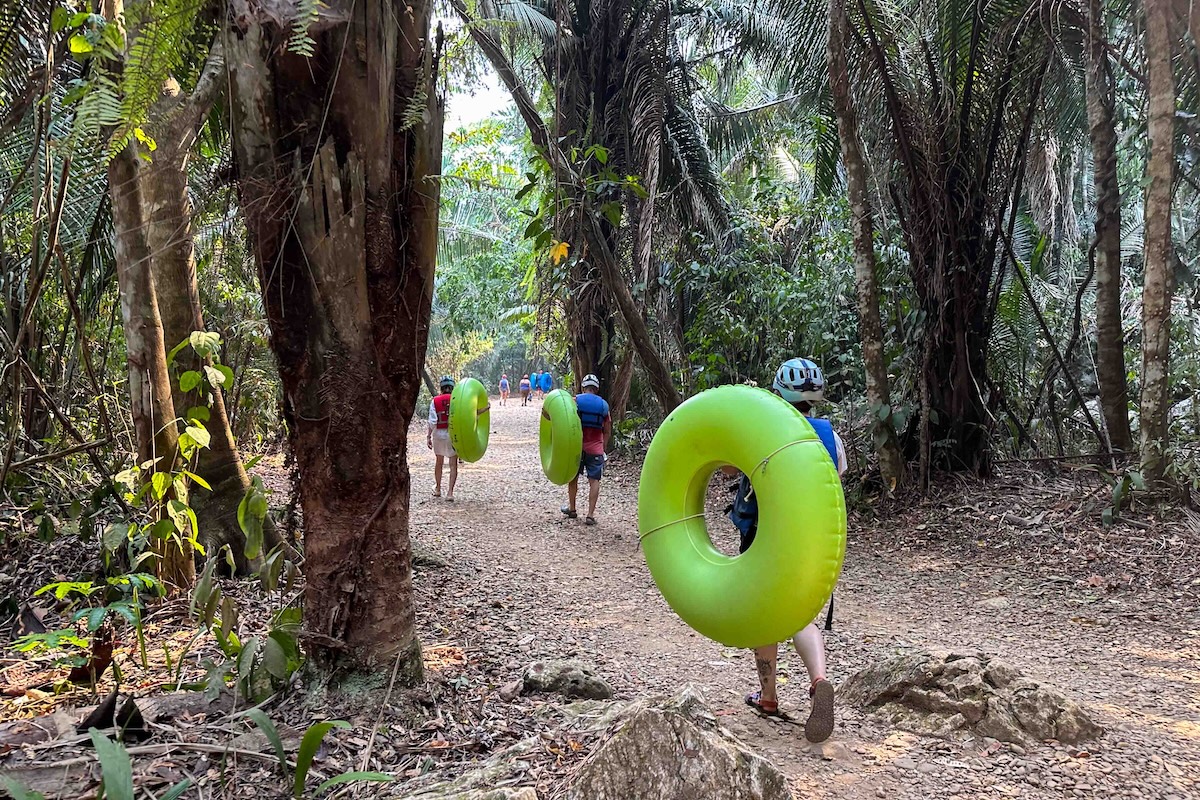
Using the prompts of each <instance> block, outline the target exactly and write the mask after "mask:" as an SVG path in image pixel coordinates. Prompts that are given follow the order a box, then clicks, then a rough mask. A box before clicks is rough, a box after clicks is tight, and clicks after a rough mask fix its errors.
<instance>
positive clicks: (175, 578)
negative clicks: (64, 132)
mask: <svg viewBox="0 0 1200 800" xmlns="http://www.w3.org/2000/svg"><path fill="white" fill-rule="evenodd" d="M140 169H141V165H140V163H139V160H138V155H137V151H136V146H135V145H134V144H133V143H130V144H129V145H127V146H126V147H125V148H124V149H122V150H121V152H119V153H117V155H116V156H115V157H114V158H113V160H112V161H111V162H109V165H108V187H109V194H110V197H111V199H112V216H113V229H114V230H115V231H116V242H115V246H114V254H115V256H116V259H115V260H116V267H117V285H118V288H119V290H120V295H121V318H122V320H123V321H124V326H125V349H126V358H127V360H128V363H129V396H130V413H131V416H132V417H133V427H134V431H135V433H136V434H137V445H138V463H140V464H144V463H146V462H148V461H153V462H154V466H153V468H152V469H150V470H147V472H146V473H145V476H144V477H145V478H146V479H147V480H149V479H150V475H151V473H153V472H170V471H172V470H173V469H174V467H175V459H176V457H177V455H178V450H179V447H178V445H179V431H178V428H177V427H176V424H175V419H176V415H175V405H174V403H173V402H172V399H171V378H170V375H169V373H168V371H167V351H166V348H165V346H164V344H163V330H162V321H161V319H160V317H159V311H158V300H157V296H156V292H155V288H154V279H153V276H152V274H151V271H150V248H149V245H148V243H147V240H146V228H147V225H146V202H145V198H144V197H143V196H142V192H141V178H140V176H139V171H140ZM152 546H153V549H154V551H155V552H156V553H157V554H158V556H159V558H158V564H157V574H158V577H159V579H160V580H162V581H163V583H164V584H166V585H167V587H168V588H169V589H173V590H180V589H183V588H186V587H188V586H190V585H191V584H192V581H193V580H195V577H196V566H195V563H194V561H193V552H192V547H191V545H190V544H188V543H187V542H186V541H183V542H182V543H179V542H176V541H174V540H173V539H158V540H155V541H154V542H153V544H152Z"/></svg>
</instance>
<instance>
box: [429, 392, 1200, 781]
mask: <svg viewBox="0 0 1200 800" xmlns="http://www.w3.org/2000/svg"><path fill="white" fill-rule="evenodd" d="M496 403H497V401H495V400H494V401H493V404H494V405H493V412H492V428H493V430H492V435H491V443H490V445H489V448H488V452H487V455H486V456H485V457H484V458H483V460H482V461H480V462H479V463H477V464H473V465H463V467H462V469H461V472H460V481H459V485H458V488H457V489H456V492H455V494H456V502H454V503H447V502H446V501H445V500H443V499H435V498H433V497H431V492H432V485H433V479H432V462H433V456H432V453H430V451H428V450H427V449H426V447H425V442H424V426H423V425H420V426H417V427H414V429H413V432H412V435H411V436H410V453H411V456H410V465H411V468H412V472H413V518H412V520H413V532H414V541H415V542H416V543H418V544H419V545H423V546H425V547H427V548H429V549H431V550H433V551H434V552H436V553H439V554H440V555H442V556H443V557H445V558H447V559H448V560H449V561H450V562H451V565H450V567H449V569H450V571H451V572H452V574H453V576H454V577H453V579H452V580H451V589H452V590H451V591H447V590H446V588H445V586H441V587H439V589H438V591H437V595H438V596H432V594H431V592H432V591H433V590H432V589H431V588H430V584H429V583H428V582H427V581H425V580H424V579H423V577H422V574H421V573H420V572H418V576H417V589H418V592H419V593H422V596H421V598H420V601H421V605H422V608H423V609H424V611H423V612H422V615H423V622H424V626H425V628H426V630H430V629H432V630H436V631H442V632H444V633H445V634H446V636H447V638H449V639H451V640H456V641H457V642H458V643H459V644H461V645H463V646H464V648H465V649H466V650H467V651H468V653H471V654H473V655H474V656H475V657H477V658H480V659H482V660H484V661H488V662H491V663H492V664H493V668H492V673H493V675H494V676H495V678H496V680H497V682H503V681H506V680H509V679H511V678H513V677H516V676H517V675H518V674H519V670H520V668H521V667H523V666H524V664H525V663H527V662H528V661H530V660H532V659H534V658H539V657H545V658H559V657H579V658H581V659H584V660H586V661H590V662H592V663H594V664H595V665H596V666H597V668H598V670H599V671H600V672H601V673H602V674H603V675H604V676H605V677H606V678H607V679H608V680H609V681H610V682H611V683H612V684H613V685H614V686H615V687H616V688H617V691H618V694H619V695H620V696H635V695H642V694H649V693H662V692H669V691H672V690H673V689H675V688H676V687H677V686H679V685H680V684H682V683H685V682H691V683H694V684H696V685H697V686H699V687H700V688H701V689H702V690H703V692H704V694H705V696H706V697H707V699H708V701H709V703H710V705H711V706H712V707H713V708H714V709H715V710H716V711H717V713H718V714H719V715H721V717H722V722H723V723H724V724H726V725H727V726H728V727H730V728H731V729H732V730H734V731H735V732H736V733H737V734H738V735H739V736H741V737H742V738H743V739H745V740H746V741H747V742H748V743H750V744H751V745H752V746H754V747H756V748H758V749H760V750H761V751H762V752H764V753H765V754H767V755H768V756H769V757H770V758H772V759H773V760H774V761H775V763H777V764H778V765H779V766H780V767H781V768H782V769H783V770H785V772H787V773H788V774H789V775H790V776H792V778H793V779H794V781H795V784H796V789H797V796H801V797H814V798H834V797H837V798H871V797H889V798H895V797H901V798H908V797H912V798H926V797H930V798H951V797H961V798H964V799H965V798H977V797H1013V796H1021V797H1046V798H1050V797H1064V796H1068V797H1121V798H1125V797H1146V798H1180V799H1182V798H1187V797H1200V667H1198V666H1197V665H1198V664H1200V630H1197V629H1200V618H1197V617H1196V616H1194V615H1193V613H1192V612H1193V611H1194V609H1190V610H1189V609H1185V608H1183V607H1180V606H1178V605H1172V600H1171V599H1170V598H1168V597H1166V596H1162V597H1158V596H1154V595H1147V594H1146V593H1145V592H1140V593H1139V594H1137V595H1136V596H1134V595H1131V594H1124V595H1122V594H1117V595H1103V596H1100V597H1096V596H1095V595H1094V594H1089V593H1088V592H1087V591H1086V587H1084V588H1081V587H1079V586H1078V585H1077V584H1078V582H1077V581H1074V580H1072V579H1069V578H1064V577H1061V576H1056V575H1053V574H1049V573H1048V572H1047V571H1046V568H1045V566H1044V565H1039V563H1036V562H1035V563H1026V562H1022V561H1019V560H1018V561H1013V562H1011V563H1006V562H1005V561H1004V560H1003V559H1002V557H988V558H981V559H979V560H978V561H974V562H972V563H963V562H962V561H961V559H959V558H958V557H957V556H951V555H949V554H948V553H944V552H939V551H938V550H937V548H935V547H931V548H929V549H922V550H921V551H919V552H918V551H916V550H915V549H909V548H902V547H898V546H896V545H895V544H893V541H892V540H891V539H890V538H889V535H888V532H887V531H886V530H880V529H863V528H862V527H861V526H857V525H856V524H855V521H854V520H852V521H851V531H850V542H849V547H848V551H847V555H846V565H845V569H844V572H843V575H842V579H841V582H840V583H839V585H838V589H837V594H836V605H837V609H836V611H837V617H836V621H835V624H834V630H833V631H832V632H831V633H830V634H827V645H828V650H829V660H830V672H831V674H830V678H831V680H833V681H834V683H835V684H838V683H840V682H841V681H842V680H844V679H845V678H846V677H847V676H848V675H849V674H850V673H851V672H853V671H855V670H857V669H859V668H861V667H863V666H864V665H865V664H866V663H868V662H869V661H871V660H874V659H879V658H882V657H885V656H886V655H888V654H889V653H891V652H892V651H893V650H894V649H895V648H897V647H904V646H917V647H922V648H945V649H953V650H957V651H960V652H962V651H974V650H983V651H987V652H990V653H994V654H996V655H999V656H1000V657H1002V658H1004V659H1006V660H1008V661H1010V662H1011V663H1013V664H1015V665H1016V666H1018V667H1019V668H1020V669H1022V670H1024V671H1025V672H1027V673H1028V674H1029V675H1030V676H1031V677H1033V678H1035V679H1038V680H1044V681H1047V682H1049V683H1051V684H1053V685H1056V686H1058V687H1059V688H1062V689H1064V690H1066V691H1067V692H1068V694H1070V695H1071V696H1073V697H1074V698H1075V699H1077V700H1079V701H1080V702H1082V703H1083V704H1084V705H1085V706H1086V707H1087V708H1088V709H1089V710H1090V711H1091V712H1092V714H1093V716H1094V717H1095V718H1096V719H1097V721H1098V722H1100V723H1101V724H1102V725H1103V726H1104V727H1105V728H1106V729H1107V730H1108V733H1107V734H1106V735H1105V736H1104V738H1103V739H1102V740H1101V741H1100V742H1099V743H1097V744H1096V745H1095V747H1094V748H1092V749H1091V751H1090V752H1089V753H1083V754H1079V753H1075V754H1072V752H1070V751H1069V750H1068V749H1067V748H1060V747H1054V746H1046V747H1043V748H1039V749H1038V750H1036V751H1034V752H1030V753H1023V752H1020V751H1012V750H1010V749H1008V748H1007V747H1006V748H1003V749H1001V750H1000V751H999V752H996V753H991V754H985V753H983V752H982V750H981V745H980V744H977V745H975V746H973V747H969V748H966V749H964V748H962V747H960V746H958V745H954V744H950V743H947V742H943V741H940V740H936V739H930V738H922V737H917V736H914V735H911V734H907V733H904V732H902V731H897V730H894V729H891V728H889V727H886V726H883V725H881V724H879V723H878V722H876V721H875V720H872V719H870V718H866V717H864V716H862V715H860V714H858V713H857V712H855V711H853V710H851V709H847V708H845V707H842V706H839V709H838V713H839V720H838V727H837V729H836V730H835V733H834V737H833V739H832V740H831V742H830V743H827V744H826V745H825V746H823V747H819V748H818V747H813V746H810V745H808V744H807V743H806V742H805V741H804V737H803V732H802V728H801V727H799V726H797V725H790V724H786V723H779V722H773V721H766V720H763V719H760V718H759V717H757V716H756V715H754V714H753V713H752V712H751V711H750V710H749V709H748V708H746V707H745V706H744V705H743V704H742V702H741V698H742V696H743V694H744V693H745V692H747V691H749V690H751V689H752V688H754V687H755V679H754V670H753V660H752V658H751V657H750V656H749V654H748V653H746V652H743V651H736V650H731V649H729V648H725V647H722V646H720V645H718V644H716V643H714V642H712V641H710V640H708V639H705V638H704V637H701V636H699V635H698V634H695V633H693V632H692V631H691V630H690V629H689V628H688V627H687V626H685V625H684V624H683V623H682V622H681V621H680V620H679V618H678V617H676V616H675V614H674V613H673V612H672V611H671V610H670V609H669V608H668V607H667V605H666V603H665V602H664V601H663V599H662V597H661V595H660V594H659V593H658V591H657V589H656V588H655V586H654V584H653V581H652V580H651V578H650V575H649V572H648V571H647V569H646V566H645V562H644V560H643V558H642V555H641V553H640V552H639V551H638V549H637V541H638V537H637V524H636V497H637V479H638V474H637V469H636V465H635V464H632V463H628V462H626V463H621V462H619V461H612V462H610V464H609V467H608V469H607V472H606V475H605V478H604V482H603V487H602V488H603V491H602V495H601V498H600V506H599V509H598V512H597V516H598V518H599V522H600V524H599V525H597V526H595V527H585V526H584V525H583V524H582V519H580V520H579V521H567V520H565V519H564V518H563V517H562V515H561V514H560V513H559V511H558V508H559V506H560V505H561V504H562V503H563V502H564V500H565V496H566V491H565V488H559V487H555V486H553V485H552V484H550V483H549V481H547V480H546V479H545V478H544V476H543V475H542V474H541V469H540V466H539V463H538V456H537V447H536V435H537V418H538V410H539V409H538V407H536V406H535V407H526V408H522V407H521V404H520V400H519V399H518V400H516V401H513V400H512V399H511V398H510V400H509V404H508V405H507V406H505V407H500V406H498V405H496ZM581 499H582V498H581ZM997 598H1002V599H997ZM984 600H989V603H988V604H987V605H983V604H982V601H984ZM781 675H782V676H783V677H784V678H785V679H786V678H788V677H791V678H792V680H791V682H789V683H787V684H786V685H784V686H781V689H780V692H781V701H782V702H783V706H784V709H785V710H789V711H791V712H793V714H794V715H795V717H796V719H797V720H798V721H800V722H802V721H803V718H804V715H806V714H807V703H808V700H807V696H806V692H805V687H806V680H805V678H804V671H803V666H802V664H801V663H800V660H799V658H797V657H796V656H795V654H794V653H792V652H790V651H789V652H787V653H785V654H783V655H782V656H781Z"/></svg>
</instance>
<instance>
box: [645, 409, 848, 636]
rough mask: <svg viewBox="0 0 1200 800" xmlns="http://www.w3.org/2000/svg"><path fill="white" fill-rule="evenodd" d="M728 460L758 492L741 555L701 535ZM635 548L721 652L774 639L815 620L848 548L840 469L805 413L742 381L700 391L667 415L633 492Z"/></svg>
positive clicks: (676, 605) (678, 608) (677, 607)
mask: <svg viewBox="0 0 1200 800" xmlns="http://www.w3.org/2000/svg"><path fill="white" fill-rule="evenodd" d="M726 464H731V465H733V466H735V467H737V468H738V469H740V470H741V471H742V472H744V473H746V474H747V475H749V476H750V482H751V484H752V485H753V487H754V491H755V494H756V495H757V496H758V513H759V517H758V533H757V535H756V536H755V539H754V543H753V544H752V545H750V549H748V550H747V551H746V552H745V553H743V554H742V555H739V556H733V557H730V556H727V555H724V554H722V553H721V552H720V551H719V550H717V549H716V547H714V546H713V543H712V541H711V539H710V538H709V535H708V530H707V527H706V526H705V522H704V499H705V494H706V493H707V490H708V483H709V479H710V478H711V477H712V474H713V471H714V470H716V469H718V468H719V467H722V466H724V465H726ZM638 530H639V532H640V534H641V537H642V540H641V542H642V552H644V553H645V554H646V565H647V566H648V567H649V569H650V574H651V575H652V576H653V577H654V582H655V583H656V584H657V585H658V588H659V591H661V592H662V594H663V597H664V598H665V599H666V601H667V604H668V605H669V606H670V607H671V608H672V609H673V610H674V611H675V613H677V614H678V615H679V616H680V618H681V619H683V621H684V622H686V623H687V624H688V625H690V626H691V627H692V628H693V629H695V630H696V631H697V632H699V633H702V634H704V635H705V636H707V637H708V638H710V639H714V640H716V641H717V642H720V643H721V644H723V645H726V646H728V647H763V646H765V645H769V644H774V643H776V642H781V641H783V640H785V639H787V638H788V637H790V636H791V635H792V634H794V633H796V631H799V630H801V629H802V628H804V626H806V625H808V623H810V622H812V621H813V619H815V618H816V616H817V614H819V613H820V612H821V609H822V607H824V605H825V602H826V601H827V600H828V599H829V596H830V595H831V594H832V593H833V587H834V584H836V583H837V579H838V575H839V574H840V573H841V569H842V558H843V556H844V555H845V551H846V502H845V497H844V495H843V493H842V485H841V480H840V479H839V478H838V474H837V469H836V468H835V467H834V465H833V462H832V460H831V459H830V458H829V452H828V451H827V450H826V449H825V446H824V445H823V444H822V443H821V440H820V438H819V437H818V436H817V434H816V432H815V431H814V430H813V428H812V426H811V425H810V424H809V423H808V420H806V419H805V418H804V415H803V414H801V413H800V412H799V411H797V410H796V409H795V408H793V407H792V406H791V405H790V404H789V403H787V402H786V401H784V400H783V399H782V398H780V397H778V396H776V395H774V394H771V393H770V392H768V391H766V390H763V389H756V388H754V387H750V386H722V387H719V388H716V389H710V390H708V391H706V392H702V393H700V394H698V395H696V396H694V397H692V398H690V399H689V400H687V401H686V402H685V403H683V404H682V405H680V406H679V407H678V408H676V409H675V410H674V411H673V412H671V415H670V416H669V417H667V419H666V421H664V422H663V424H662V426H661V427H660V428H659V429H658V432H657V433H656V434H655V436H654V440H653V441H652V442H651V444H650V449H649V451H648V452H647V453H646V460H645V463H644V464H643V466H642V476H641V482H640V484H639V486H638Z"/></svg>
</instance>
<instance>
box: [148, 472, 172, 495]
mask: <svg viewBox="0 0 1200 800" xmlns="http://www.w3.org/2000/svg"><path fill="white" fill-rule="evenodd" d="M150 485H151V486H152V487H153V489H154V499H155V500H162V499H163V498H164V497H166V496H167V490H168V489H170V488H171V473H169V472H156V473H154V474H153V475H152V476H150Z"/></svg>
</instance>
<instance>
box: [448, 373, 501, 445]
mask: <svg viewBox="0 0 1200 800" xmlns="http://www.w3.org/2000/svg"><path fill="white" fill-rule="evenodd" d="M488 405H489V403H488V393H487V389H485V388H484V386H483V384H482V383H480V382H479V381H477V380H475V379H474V378H463V379H462V380H461V381H459V382H458V385H457V386H455V387H454V391H453V392H451V393H450V444H452V445H454V451H455V452H456V453H458V457H459V458H461V459H462V460H463V461H478V460H479V459H481V458H483V454H484V453H485V452H487V446H488V434H489V433H491V427H492V412H491V410H490V409H489V410H488V411H484V412H483V413H482V414H480V413H479V409H481V408H487V407H488Z"/></svg>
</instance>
